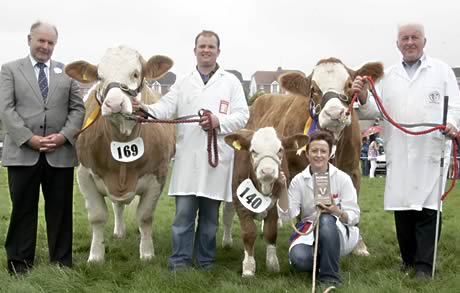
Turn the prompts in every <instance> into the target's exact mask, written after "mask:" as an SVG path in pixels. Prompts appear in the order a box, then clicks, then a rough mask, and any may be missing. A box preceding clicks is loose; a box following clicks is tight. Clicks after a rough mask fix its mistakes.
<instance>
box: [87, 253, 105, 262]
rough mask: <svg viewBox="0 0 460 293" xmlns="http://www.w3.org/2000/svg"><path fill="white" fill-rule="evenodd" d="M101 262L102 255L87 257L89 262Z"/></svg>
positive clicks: (102, 260) (102, 259)
mask: <svg viewBox="0 0 460 293" xmlns="http://www.w3.org/2000/svg"><path fill="white" fill-rule="evenodd" d="M103 262H104V256H94V255H90V256H89V257H88V263H90V264H98V263H103Z"/></svg>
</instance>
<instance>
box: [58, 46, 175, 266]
mask: <svg viewBox="0 0 460 293" xmlns="http://www.w3.org/2000/svg"><path fill="white" fill-rule="evenodd" d="M172 64H173V62H172V60H171V59H169V58H168V57H165V56H153V57H151V58H150V59H149V60H148V61H147V62H146V61H144V59H143V58H142V56H141V55H140V54H139V53H138V52H137V51H135V50H133V49H131V48H128V47H118V48H113V49H108V50H107V52H106V54H105V56H104V57H103V58H102V59H101V62H100V63H99V65H97V66H96V65H92V64H89V63H88V62H85V61H77V62H74V63H71V64H69V65H67V66H66V69H65V70H66V73H67V74H68V75H69V76H71V77H72V78H74V79H77V80H79V81H80V82H84V83H85V82H95V81H97V85H96V87H95V88H93V89H92V91H91V92H90V93H89V96H88V98H87V101H86V104H85V106H86V120H88V119H93V118H94V117H92V115H94V116H95V114H96V113H97V111H99V110H100V111H101V113H102V116H101V115H99V116H97V117H98V118H96V120H95V122H94V123H93V124H92V125H91V126H90V127H88V128H87V129H86V130H85V131H84V132H82V133H81V134H80V136H79V137H78V140H77V145H76V148H77V154H78V159H79V162H80V165H79V167H78V170H77V179H78V184H79V187H80V191H81V193H82V194H83V196H84V197H85V202H86V208H87V210H88V219H89V222H90V224H91V226H92V230H93V237H92V242H91V251H90V255H89V258H88V261H89V262H100V261H103V260H104V252H105V247H104V226H105V224H106V222H107V206H106V204H105V200H104V198H105V197H106V196H107V197H108V198H110V200H111V201H112V205H113V209H114V218H115V227H114V235H115V236H116V237H123V236H124V235H125V224H124V222H123V210H124V206H125V205H126V204H129V203H130V202H131V201H132V200H133V199H134V197H135V195H139V203H138V206H137V216H136V218H137V222H138V225H139V232H140V245H139V252H140V258H141V259H142V260H149V259H151V258H152V257H153V256H154V248H153V241H152V221H153V211H154V209H155V206H156V203H157V201H158V199H159V197H160V193H161V191H162V189H163V186H164V184H165V181H166V176H167V172H168V163H169V161H170V159H171V156H172V155H173V152H174V143H175V142H174V127H173V126H170V125H162V124H142V125H141V124H138V123H135V122H134V121H132V120H127V119H125V118H124V116H123V114H127V115H130V114H131V113H132V105H131V100H132V99H136V100H138V101H139V100H142V102H144V103H146V104H151V103H154V102H155V101H157V100H158V99H159V95H158V94H154V92H153V91H151V89H150V88H149V87H148V86H147V84H146V82H145V79H157V78H159V77H161V76H162V75H163V74H165V73H166V72H167V71H168V70H169V69H170V68H171V66H172Z"/></svg>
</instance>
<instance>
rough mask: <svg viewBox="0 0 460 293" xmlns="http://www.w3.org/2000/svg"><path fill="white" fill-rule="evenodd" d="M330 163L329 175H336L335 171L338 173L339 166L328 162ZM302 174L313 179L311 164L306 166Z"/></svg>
mask: <svg viewBox="0 0 460 293" xmlns="http://www.w3.org/2000/svg"><path fill="white" fill-rule="evenodd" d="M328 164H329V176H330V177H332V176H334V175H335V173H337V167H336V166H334V165H332V164H331V163H328ZM301 174H302V176H303V177H304V178H305V179H311V178H312V175H311V172H310V165H308V166H307V168H305V169H304V170H303V171H302V173H301Z"/></svg>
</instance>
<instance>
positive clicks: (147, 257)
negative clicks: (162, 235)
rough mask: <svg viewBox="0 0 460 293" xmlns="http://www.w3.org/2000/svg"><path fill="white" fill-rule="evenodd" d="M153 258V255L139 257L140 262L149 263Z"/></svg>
mask: <svg viewBox="0 0 460 293" xmlns="http://www.w3.org/2000/svg"><path fill="white" fill-rule="evenodd" d="M154 256H155V255H154V254H144V255H141V261H150V260H152V259H153V257H154Z"/></svg>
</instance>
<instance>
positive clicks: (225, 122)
mask: <svg viewBox="0 0 460 293" xmlns="http://www.w3.org/2000/svg"><path fill="white" fill-rule="evenodd" d="M219 46H220V40H219V37H218V35H217V34H216V33H214V32H212V31H203V32H201V33H199V34H198V35H197V37H196V38H195V49H194V52H195V56H196V59H197V67H196V69H195V70H193V71H192V72H191V73H190V74H188V75H186V76H185V77H183V78H182V79H180V80H178V81H177V82H176V83H175V84H174V85H173V86H172V87H171V90H170V91H169V92H168V93H167V94H166V95H165V96H163V97H162V98H161V99H160V101H158V102H157V103H155V104H151V105H148V106H146V105H137V106H135V107H134V108H135V109H136V110H137V109H138V107H143V108H144V110H148V111H149V112H150V113H151V114H153V115H154V116H155V117H156V118H158V119H166V118H172V117H177V116H179V117H182V116H188V115H194V114H195V115H196V114H197V113H198V111H200V109H207V110H210V111H211V112H212V115H211V120H212V122H213V123H212V126H213V128H215V129H216V130H217V133H218V134H217V144H218V154H219V162H218V166H217V167H216V168H214V167H212V166H210V165H209V163H208V153H207V141H208V140H207V137H208V133H207V130H210V126H211V125H209V123H208V121H207V120H205V119H203V120H202V121H201V122H200V123H199V124H178V125H177V128H176V130H177V131H176V154H175V156H174V162H173V165H172V174H171V180H170V185H169V195H170V196H174V197H175V199H176V215H175V218H174V223H173V225H172V235H173V245H172V246H173V251H172V255H171V257H170V258H169V262H168V266H169V269H170V270H180V269H183V268H187V267H190V266H192V265H193V261H192V256H193V255H195V258H196V266H197V267H199V268H209V267H210V266H212V264H213V263H214V258H215V250H216V232H217V227H218V224H219V222H218V219H219V205H220V203H221V202H222V201H227V202H231V201H232V190H231V178H232V171H233V149H232V148H230V147H229V146H228V145H227V144H226V143H225V142H224V135H226V134H228V133H230V132H234V131H237V130H239V129H241V128H243V127H244V126H245V125H246V122H247V120H248V118H249V110H248V105H247V102H246V98H245V95H244V92H243V88H242V86H241V83H240V81H239V80H238V79H237V78H236V77H235V76H234V75H233V74H231V73H228V72H226V71H225V70H223V69H222V68H219V65H218V64H217V62H216V60H217V57H218V56H219V54H220V49H219ZM133 105H134V104H133ZM197 214H198V226H197V228H196V231H195V218H196V215H197Z"/></svg>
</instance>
